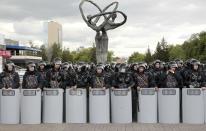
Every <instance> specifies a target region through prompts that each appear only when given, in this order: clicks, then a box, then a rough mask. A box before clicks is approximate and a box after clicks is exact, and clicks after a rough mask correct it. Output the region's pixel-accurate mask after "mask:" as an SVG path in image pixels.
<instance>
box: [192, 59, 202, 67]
mask: <svg viewBox="0 0 206 131" xmlns="http://www.w3.org/2000/svg"><path fill="white" fill-rule="evenodd" d="M190 64H191V65H192V66H194V65H200V61H199V60H196V59H193V60H191V61H190Z"/></svg>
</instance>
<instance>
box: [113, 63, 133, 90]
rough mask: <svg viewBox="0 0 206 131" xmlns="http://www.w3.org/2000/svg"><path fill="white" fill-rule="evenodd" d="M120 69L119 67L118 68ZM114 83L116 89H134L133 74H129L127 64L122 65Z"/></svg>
mask: <svg viewBox="0 0 206 131" xmlns="http://www.w3.org/2000/svg"><path fill="white" fill-rule="evenodd" d="M116 68H118V67H116ZM118 71H119V72H116V73H115V75H114V78H113V81H112V85H113V87H114V88H132V87H133V86H134V85H135V84H134V80H133V77H132V75H131V73H129V72H127V67H126V64H121V65H120V67H119V68H118Z"/></svg>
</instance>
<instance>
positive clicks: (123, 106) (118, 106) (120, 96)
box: [111, 88, 132, 123]
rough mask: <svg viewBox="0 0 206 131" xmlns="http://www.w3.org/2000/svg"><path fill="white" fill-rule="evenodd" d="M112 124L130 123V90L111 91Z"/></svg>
mask: <svg viewBox="0 0 206 131" xmlns="http://www.w3.org/2000/svg"><path fill="white" fill-rule="evenodd" d="M111 113H112V123H131V122H132V97H131V89H130V88H127V89H112V90H111Z"/></svg>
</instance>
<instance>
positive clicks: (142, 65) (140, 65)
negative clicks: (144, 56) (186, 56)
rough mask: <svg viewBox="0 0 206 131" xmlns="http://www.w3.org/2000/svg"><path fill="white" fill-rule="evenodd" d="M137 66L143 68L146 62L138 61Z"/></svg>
mask: <svg viewBox="0 0 206 131" xmlns="http://www.w3.org/2000/svg"><path fill="white" fill-rule="evenodd" d="M138 67H143V68H144V69H146V64H145V63H144V62H139V63H138Z"/></svg>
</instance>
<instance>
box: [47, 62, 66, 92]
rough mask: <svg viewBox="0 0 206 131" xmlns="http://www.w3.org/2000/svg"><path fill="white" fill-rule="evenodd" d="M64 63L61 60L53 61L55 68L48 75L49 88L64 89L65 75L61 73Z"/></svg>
mask: <svg viewBox="0 0 206 131" xmlns="http://www.w3.org/2000/svg"><path fill="white" fill-rule="evenodd" d="M61 64H62V61H61V59H60V58H55V59H54V60H53V67H52V69H50V70H49V71H48V72H47V73H46V80H47V85H46V87H47V88H63V87H62V82H63V75H62V72H61Z"/></svg>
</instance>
